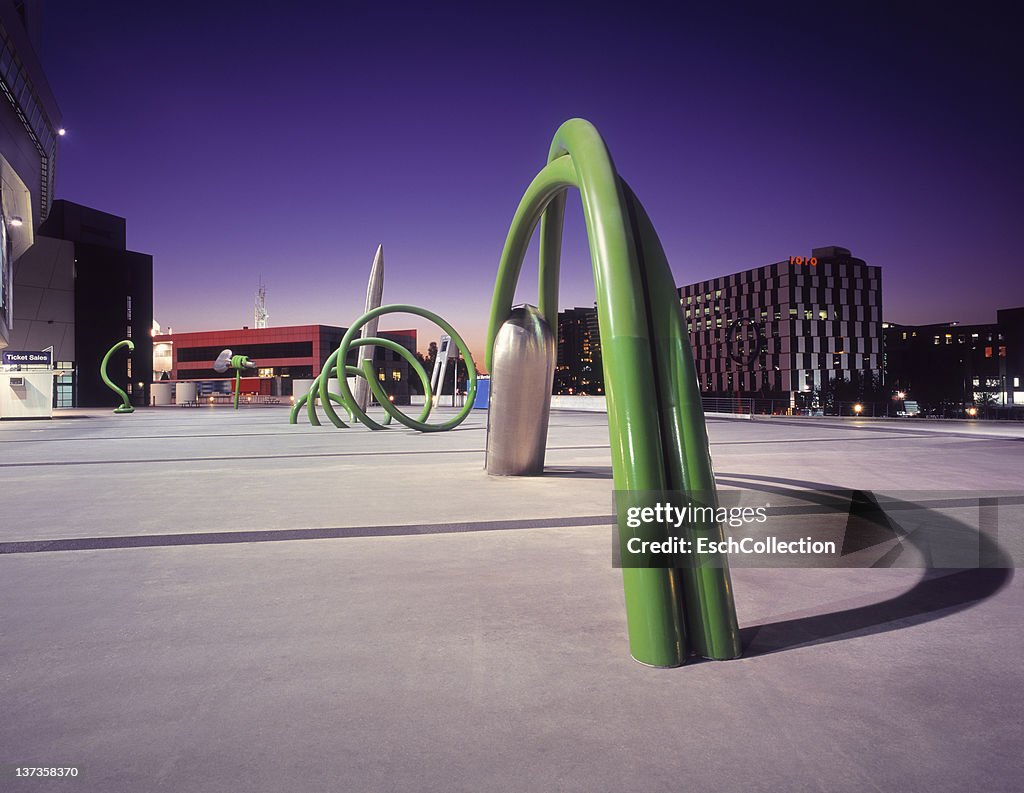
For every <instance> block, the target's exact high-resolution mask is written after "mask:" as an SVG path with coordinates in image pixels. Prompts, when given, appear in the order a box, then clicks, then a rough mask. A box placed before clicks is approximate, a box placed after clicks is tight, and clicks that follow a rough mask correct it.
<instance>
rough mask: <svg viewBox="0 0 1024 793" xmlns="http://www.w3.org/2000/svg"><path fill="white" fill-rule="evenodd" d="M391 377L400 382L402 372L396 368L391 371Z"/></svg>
mask: <svg viewBox="0 0 1024 793" xmlns="http://www.w3.org/2000/svg"><path fill="white" fill-rule="evenodd" d="M391 379H392V380H394V381H395V382H396V383H400V382H401V381H402V373H401V372H399V371H398V370H397V369H396V370H395V371H393V372H392V373H391Z"/></svg>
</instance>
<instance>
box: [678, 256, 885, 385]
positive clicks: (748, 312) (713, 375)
mask: <svg viewBox="0 0 1024 793" xmlns="http://www.w3.org/2000/svg"><path fill="white" fill-rule="evenodd" d="M679 300H680V302H681V304H682V309H683V313H684V315H685V317H686V323H687V327H688V329H689V332H690V341H691V344H692V346H693V353H694V358H695V362H696V367H697V376H698V379H699V381H700V388H701V391H702V392H704V393H705V394H709V395H722V396H731V395H739V396H744V397H765V398H772V399H787V398H788V399H789V400H790V404H795V403H796V400H797V396H798V395H799V394H800V393H801V392H804V393H809V392H813V391H815V390H817V389H821V388H822V387H823V386H825V385H827V384H828V382H829V381H830V380H840V379H843V380H849V381H853V380H860V381H864V382H868V381H880V379H881V374H882V276H881V268H879V267H872V266H869V265H868V264H867V263H865V262H864V261H863V260H862V259H857V258H855V257H854V256H852V255H851V253H850V251H849V250H847V249H846V248H840V247H837V246H829V247H825V248H815V249H813V250H812V251H811V255H810V256H809V257H803V256H793V257H790V258H789V260H786V261H780V262H775V263H774V264H767V265H764V266H763V267H756V268H754V269H752V270H744V271H743V272H740V273H734V274H733V275H726V276H722V277H720V278H712V279H710V280H707V281H701V282H700V283H696V284H689V285H687V286H684V287H681V288H680V289H679Z"/></svg>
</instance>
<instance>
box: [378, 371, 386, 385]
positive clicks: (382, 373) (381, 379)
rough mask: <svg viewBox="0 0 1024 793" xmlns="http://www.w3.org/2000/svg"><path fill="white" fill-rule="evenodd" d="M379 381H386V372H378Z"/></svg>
mask: <svg viewBox="0 0 1024 793" xmlns="http://www.w3.org/2000/svg"><path fill="white" fill-rule="evenodd" d="M377 379H378V380H380V381H381V382H382V383H383V382H384V380H385V379H386V375H385V374H384V372H377Z"/></svg>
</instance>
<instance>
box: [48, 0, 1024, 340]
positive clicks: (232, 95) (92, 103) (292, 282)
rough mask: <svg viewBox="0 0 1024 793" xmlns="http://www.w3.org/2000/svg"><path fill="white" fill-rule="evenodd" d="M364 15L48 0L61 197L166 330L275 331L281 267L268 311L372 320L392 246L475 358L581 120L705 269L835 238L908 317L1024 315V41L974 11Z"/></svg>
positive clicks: (331, 7)
mask: <svg viewBox="0 0 1024 793" xmlns="http://www.w3.org/2000/svg"><path fill="white" fill-rule="evenodd" d="M347 5H348V4H344V3H317V2H309V3H297V4H287V3H280V2H273V3H261V2H247V3H244V4H243V3H201V2H178V3H174V4H149V3H139V2H101V3H81V2H71V0H49V2H48V3H47V4H46V18H45V20H44V21H45V27H44V30H43V39H44V46H43V61H44V64H45V66H46V69H47V72H48V75H49V78H50V81H51V84H52V87H53V90H54V93H55V94H56V96H57V100H58V102H59V104H60V106H61V109H62V111H63V115H64V122H65V125H66V127H67V129H68V134H67V136H66V137H65V138H64V139H63V140H62V143H61V150H60V154H59V159H58V164H57V197H59V198H67V199H69V200H72V201H77V202H79V203H83V204H86V205H89V206H93V207H96V208H98V209H102V210H105V211H108V212H113V213H115V214H118V215H122V216H124V217H126V218H127V220H128V243H129V247H130V248H132V249H135V250H140V251H144V252H147V253H151V254H153V256H154V264H155V270H156V273H155V275H156V279H155V291H156V294H155V299H156V317H157V320H158V321H159V322H161V323H162V324H163V325H164V326H165V327H166V326H167V325H172V326H173V327H174V329H175V330H176V331H186V330H210V329H219V328H227V327H240V326H242V325H248V324H251V322H252V301H253V297H254V294H255V291H256V286H257V280H258V278H259V276H260V274H262V277H263V280H264V282H265V283H266V285H267V303H268V309H269V312H270V320H271V324H274V325H288V324H304V323H315V322H319V323H326V324H333V325H347V324H348V323H349V322H350V321H351V320H352V319H354V318H355V317H356V316H357V315H358V314H359V313H361V306H362V301H363V295H364V293H365V288H366V277H367V273H368V269H369V265H370V260H371V257H372V255H373V251H374V249H375V248H376V245H377V243H378V242H383V243H384V252H385V263H386V269H387V277H386V282H385V290H384V300H385V302H412V303H416V304H419V305H422V306H424V307H426V308H430V309H432V310H434V311H438V312H439V313H441V314H442V315H443V316H445V317H447V318H448V319H449V320H450V321H452V322H453V323H454V324H455V326H456V327H457V328H458V329H459V330H460V331H462V332H463V333H464V335H466V336H467V338H468V340H469V341H470V344H471V345H472V347H473V348H474V352H475V353H477V352H478V351H479V350H480V349H481V348H482V340H483V333H484V326H485V323H486V316H487V312H488V308H489V304H490V296H491V290H492V287H493V283H494V276H495V272H496V268H497V261H498V256H499V254H500V252H501V247H502V244H503V242H504V239H505V234H506V232H507V231H508V225H509V222H510V221H511V218H512V214H513V212H514V210H515V208H516V205H517V203H518V201H519V199H520V197H521V196H522V193H523V190H524V189H525V188H526V185H527V184H528V183H529V181H530V180H531V179H532V178H533V176H534V175H535V174H536V172H537V171H538V170H539V169H540V168H541V167H542V166H543V165H544V162H545V157H546V154H547V148H548V144H549V142H550V139H551V136H552V134H553V133H554V131H555V129H556V128H557V127H558V125H559V124H560V123H561V122H562V121H564V120H565V119H567V118H570V117H573V116H582V117H584V118H587V119H589V120H590V121H592V122H593V123H594V124H595V125H596V126H597V128H598V129H599V130H600V131H601V132H602V134H603V135H604V137H605V140H606V141H607V143H608V145H609V148H610V149H611V152H612V154H613V156H614V158H615V162H616V165H617V166H618V168H619V170H620V172H621V173H622V174H623V175H624V176H625V178H626V179H627V180H629V182H630V184H631V185H632V187H633V189H634V190H635V191H636V193H637V195H638V196H639V197H640V199H641V201H643V202H644V204H645V206H646V208H647V210H648V212H649V214H650V215H651V217H652V219H653V220H654V223H655V226H656V227H657V229H658V231H659V234H660V235H661V238H662V242H663V243H664V245H665V249H666V251H667V253H668V256H669V260H670V262H671V263H672V267H673V270H674V272H675V276H676V280H677V282H678V283H680V284H683V283H688V282H691V281H696V280H701V279H704V278H709V277H713V276H716V275H723V274H727V273H731V272H735V271H737V270H741V269H746V268H748V267H753V266H758V265H762V264H766V263H768V262H772V261H778V260H780V259H785V258H787V257H788V256H790V255H800V254H802V255H807V254H808V253H809V251H810V248H811V247H816V246H821V245H830V244H837V245H842V246H845V247H847V248H850V249H851V250H852V251H853V253H854V255H856V256H860V257H861V258H863V259H865V260H866V261H867V262H868V263H869V264H874V265H880V266H881V267H882V272H883V299H884V305H885V307H884V316H885V319H887V320H891V321H896V322H907V323H923V322H938V321H945V320H953V319H957V320H960V321H963V322H991V321H994V320H995V311H996V309H997V308H1005V307H1010V306H1017V305H1021V304H1024V275H1022V274H1021V259H1020V256H1019V253H1018V246H1019V236H1020V234H1019V229H1020V226H1021V221H1020V217H1021V208H1022V204H1024V202H1022V200H1021V199H1022V187H1021V185H1022V184H1024V179H1022V177H1024V173H1022V170H1024V169H1022V157H1021V147H1022V141H1024V128H1022V127H1024V125H1022V121H1021V117H1022V114H1021V107H1020V91H1019V85H1020V83H1019V80H1020V76H1021V70H1020V56H1019V55H1017V54H1015V51H1016V49H1017V48H1018V43H1017V42H1016V41H1015V40H1014V34H1013V30H1014V27H1013V25H1012V24H1011V22H1010V20H1009V19H1008V18H1007V19H1003V18H1000V17H999V16H998V15H986V14H985V12H983V11H982V10H979V9H980V8H981V7H980V6H978V5H977V4H975V5H972V6H970V7H969V9H968V11H965V12H963V13H962V15H960V16H954V15H952V14H951V13H946V12H937V11H935V10H934V9H932V8H931V7H930V6H928V5H921V6H920V8H921V9H922V10H921V11H920V12H912V11H910V10H907V8H904V10H902V11H899V12H892V11H891V10H886V9H884V8H883V4H856V5H858V6H860V5H872V6H877V8H876V9H875V10H871V11H865V10H863V9H858V10H839V9H836V8H828V9H823V8H820V7H817V6H831V5H833V4H815V5H806V6H797V5H794V4H762V7H763V9H765V10H763V11H752V10H749V9H748V10H745V11H744V10H740V6H738V5H735V4H731V5H730V6H729V8H730V9H731V10H730V11H715V12H711V11H702V12H698V13H689V12H687V13H685V14H684V13H682V12H680V11H679V8H678V4H674V5H673V6H669V7H668V8H670V9H673V10H657V7H656V6H649V5H645V4H643V3H630V4H621V3H615V4H603V3H590V4H587V6H586V8H587V9H588V10H586V11H583V10H572V9H571V8H570V6H569V5H568V4H565V3H556V2H550V3H548V4H546V5H544V6H537V7H535V8H528V7H527V5H526V4H523V3H517V4H514V5H511V4H510V5H508V6H499V5H495V4H487V3H474V4H466V5H464V6H463V7H462V8H461V9H460V10H457V11H456V10H438V8H436V7H435V6H434V4H418V5H416V6H414V7H412V8H408V9H407V8H404V7H403V5H404V4H394V3H387V4H384V3H375V4H369V3H367V4H362V6H363V7H360V8H348V7H346V6H347ZM708 5H711V4H708ZM848 5H854V4H848ZM243 7H244V9H245V10H244V11H239V10H237V9H240V8H243ZM445 8H446V9H454V8H455V6H451V5H447V6H445ZM753 8H755V9H756V8H757V6H754V7H753ZM233 9H236V10H233ZM588 20H589V21H588ZM589 267H590V264H589V256H588V254H587V252H586V245H585V237H584V231H583V220H582V216H581V212H580V210H579V201H578V198H576V197H572V198H571V199H570V205H569V211H568V213H567V228H566V244H565V249H564V256H563V276H562V287H561V289H562V292H561V295H562V297H561V301H560V302H561V304H562V305H563V306H564V307H568V306H573V305H592V303H593V300H594V294H593V280H592V278H591V276H590V274H589ZM535 271H536V265H535V263H534V262H533V261H531V260H529V259H528V262H527V267H526V268H525V269H524V276H523V285H522V287H521V288H520V295H519V298H520V300H522V301H528V302H536V291H535V290H536V285H535V282H534V273H535ZM415 324H416V323H413V322H411V321H405V319H404V318H397V319H395V320H392V321H390V322H387V323H386V324H385V327H398V326H405V327H407V326H409V325H415ZM424 334H425V335H423V336H421V341H420V344H421V347H423V348H425V347H426V344H427V341H429V339H430V338H434V337H435V332H434V331H430V332H429V333H427V332H426V331H425V330H424ZM478 357H479V356H478Z"/></svg>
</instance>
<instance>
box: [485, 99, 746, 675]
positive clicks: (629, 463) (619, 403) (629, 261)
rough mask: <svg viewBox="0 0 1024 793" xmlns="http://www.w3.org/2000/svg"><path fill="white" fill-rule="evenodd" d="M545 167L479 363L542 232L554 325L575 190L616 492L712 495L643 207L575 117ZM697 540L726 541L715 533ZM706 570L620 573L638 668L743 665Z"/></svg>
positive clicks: (544, 284)
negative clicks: (717, 662)
mask: <svg viewBox="0 0 1024 793" xmlns="http://www.w3.org/2000/svg"><path fill="white" fill-rule="evenodd" d="M548 160H549V162H548V164H547V165H546V166H545V167H544V168H543V169H542V170H541V172H540V173H539V174H538V175H537V177H536V178H535V179H534V180H533V181H532V182H531V183H530V185H529V187H528V188H527V190H526V193H525V194H524V196H523V198H522V200H521V201H520V203H519V207H518V209H517V210H516V213H515V215H514V217H513V220H512V225H511V227H510V229H509V233H508V236H507V238H506V242H505V248H504V250H503V251H502V255H501V260H500V263H499V267H498V276H497V280H496V281H495V287H494V297H493V300H492V303H491V314H490V319H489V323H488V335H487V344H486V347H485V362H486V365H487V367H488V368H490V367H491V365H492V355H493V348H494V340H495V337H496V336H497V332H498V329H499V328H500V327H501V324H502V323H503V322H504V321H505V319H506V318H507V317H508V314H509V312H510V311H511V308H512V301H513V299H514V295H515V290H516V284H517V283H518V279H519V273H520V271H521V269H522V264H523V259H524V257H525V255H526V249H527V246H528V244H529V241H530V238H531V237H532V235H533V231H534V229H535V228H536V226H537V224H538V222H540V224H541V233H540V263H539V274H538V289H539V293H540V294H539V299H538V306H539V308H540V310H541V311H542V313H543V314H544V316H545V319H546V320H547V321H548V324H549V325H550V326H551V327H552V328H557V327H558V324H557V318H558V316H557V315H558V270H559V257H560V247H561V235H562V221H563V217H564V211H565V194H566V191H567V190H568V189H569V188H570V187H576V188H578V189H579V191H580V196H581V199H582V203H583V213H584V217H585V220H586V226H587V236H588V241H589V246H590V256H591V260H592V263H593V268H594V286H595V291H596V297H597V315H598V325H599V328H600V333H601V347H602V357H603V361H604V376H605V390H606V398H607V404H608V430H609V436H610V440H611V449H612V471H613V477H614V482H615V489H616V490H618V491H664V490H667V489H679V490H685V491H686V492H690V493H692V492H696V491H697V490H698V489H700V490H704V491H708V490H712V491H713V489H714V475H713V472H712V470H711V467H710V457H709V456H708V454H707V435H706V430H704V429H703V426H704V417H703V411H702V409H701V406H700V400H699V395H698V398H697V399H696V402H694V400H693V395H692V394H691V393H690V390H689V386H688V385H687V382H689V383H693V384H695V382H696V373H695V371H694V367H693V360H692V355H691V354H690V353H689V338H688V336H687V335H686V334H685V326H681V325H680V324H679V323H681V312H680V308H679V304H678V301H677V299H676V294H677V293H676V289H675V282H674V279H673V278H672V274H671V271H670V270H669V269H668V265H667V262H666V261H665V260H664V254H663V253H662V254H661V256H660V258H659V256H658V255H657V253H658V252H659V251H660V250H661V247H660V243H657V236H656V235H655V234H654V230H653V227H651V226H650V223H649V221H646V224H644V223H639V220H638V217H637V216H638V214H639V213H638V212H637V209H636V207H637V206H638V202H635V199H632V200H631V201H627V200H626V197H625V195H626V190H628V188H625V186H624V185H623V183H622V181H621V179H620V178H619V175H618V173H617V172H616V170H615V167H614V165H613V164H612V160H611V157H610V156H609V154H608V151H607V148H606V147H605V144H604V141H603V140H602V139H601V136H600V135H599V134H598V132H597V130H596V129H595V128H594V127H593V126H592V125H591V124H590V123H588V122H586V121H584V120H582V119H571V120H570V121H567V122H566V123H565V124H563V125H562V126H561V127H560V128H559V129H558V132H557V133H556V134H555V138H554V140H553V142H552V144H551V149H550V151H549V157H548ZM630 195H631V194H630ZM643 217H644V219H646V215H644V216H643ZM641 238H642V239H641ZM656 243H657V244H656ZM674 316H675V317H678V320H679V322H677V323H676V324H673V322H674V320H673V319H672V317H674ZM680 327H683V331H682V332H680ZM672 345H675V346H676V348H677V349H676V350H675V351H674V352H673V350H672V349H671V348H672ZM684 350H685V352H684ZM698 425H699V427H700V429H699V430H698ZM698 486H699V488H698ZM619 529H620V532H621V533H622V534H623V536H628V535H629V534H632V532H631V530H629V529H628V528H627V526H626V525H625V524H624V522H621V521H620V527H619ZM701 530H704V531H710V532H717V533H718V534H719V535H720V534H721V530H720V527H718V526H715V527H705V528H704V529H701ZM707 561H708V563H709V565H710V564H711V562H712V561H715V562H716V563H717V565H721V566H719V567H717V571H718V575H717V576H716V575H715V574H714V573H713V572H709V571H705V570H701V571H683V570H674V569H638V568H624V569H623V571H622V573H623V586H624V589H625V595H626V619H627V625H628V631H629V640H630V650H631V652H632V654H633V657H634V658H636V659H637V660H638V661H640V662H642V663H645V664H649V665H652V666H678V665H679V664H681V663H683V662H684V661H685V658H686V655H687V653H688V649H689V648H688V646H687V640H688V637H689V636H692V637H693V639H692V640H691V641H692V649H693V650H694V651H696V652H699V653H701V654H705V655H708V656H709V657H713V658H732V657H736V656H737V655H739V652H740V646H739V638H738V630H737V629H736V617H735V608H734V606H733V600H732V591H731V585H730V584H729V581H728V570H727V568H725V567H724V560H711V559H709V560H707ZM691 573H692V575H691ZM684 589H685V590H686V591H687V593H688V594H687V598H686V600H685V604H684V601H683V590H684Z"/></svg>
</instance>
